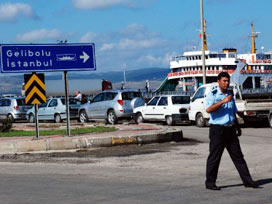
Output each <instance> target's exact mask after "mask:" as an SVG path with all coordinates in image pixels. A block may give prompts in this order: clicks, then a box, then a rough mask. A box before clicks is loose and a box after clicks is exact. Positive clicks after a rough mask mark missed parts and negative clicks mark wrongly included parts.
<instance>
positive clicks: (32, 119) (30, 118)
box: [28, 113, 35, 123]
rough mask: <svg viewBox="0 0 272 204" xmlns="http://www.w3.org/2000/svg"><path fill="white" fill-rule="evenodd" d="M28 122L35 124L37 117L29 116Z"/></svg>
mask: <svg viewBox="0 0 272 204" xmlns="http://www.w3.org/2000/svg"><path fill="white" fill-rule="evenodd" d="M28 122H30V123H34V122H35V117H34V115H33V114H32V113H30V114H29V118H28Z"/></svg>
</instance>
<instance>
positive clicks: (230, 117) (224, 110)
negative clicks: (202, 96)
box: [206, 87, 237, 125]
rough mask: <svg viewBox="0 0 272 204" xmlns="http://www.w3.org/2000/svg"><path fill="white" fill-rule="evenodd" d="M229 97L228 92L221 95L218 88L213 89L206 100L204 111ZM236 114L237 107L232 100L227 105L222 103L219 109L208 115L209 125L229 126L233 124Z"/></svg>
mask: <svg viewBox="0 0 272 204" xmlns="http://www.w3.org/2000/svg"><path fill="white" fill-rule="evenodd" d="M229 95H231V93H230V92H229V91H227V93H226V94H223V93H222V92H221V90H220V88H219V87H217V88H215V89H213V90H212V91H211V92H210V93H209V94H208V96H207V98H206V110H207V109H208V108H209V107H210V106H211V105H213V104H216V103H218V102H219V101H221V100H223V99H224V98H225V97H227V96H229ZM236 112H237V107H236V104H235V101H234V99H233V98H232V101H230V102H228V103H224V104H223V105H222V106H221V107H220V108H219V109H217V110H216V111H214V112H212V113H210V120H209V123H210V124H213V125H230V124H233V123H234V120H235V113H236Z"/></svg>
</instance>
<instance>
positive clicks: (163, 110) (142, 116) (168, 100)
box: [133, 95, 190, 125]
mask: <svg viewBox="0 0 272 204" xmlns="http://www.w3.org/2000/svg"><path fill="white" fill-rule="evenodd" d="M189 103H190V96H180V95H163V96H155V97H153V98H152V99H151V100H150V101H149V102H148V103H147V104H145V105H144V106H140V107H137V108H135V109H134V110H133V113H134V117H135V121H136V122H137V123H142V122H144V121H166V123H167V125H174V124H175V123H176V122H189V118H188V108H189Z"/></svg>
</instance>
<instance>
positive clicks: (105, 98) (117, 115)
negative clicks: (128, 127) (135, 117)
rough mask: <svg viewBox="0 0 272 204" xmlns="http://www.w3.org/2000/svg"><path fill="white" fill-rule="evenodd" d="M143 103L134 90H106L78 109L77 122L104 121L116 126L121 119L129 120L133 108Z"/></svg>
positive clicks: (139, 94)
mask: <svg viewBox="0 0 272 204" xmlns="http://www.w3.org/2000/svg"><path fill="white" fill-rule="evenodd" d="M135 98H136V99H135ZM139 101H142V104H143V103H144V100H143V99H142V97H141V93H140V92H139V91H136V90H107V91H103V92H102V93H99V94H97V95H96V96H95V97H94V98H93V99H92V100H91V101H90V102H88V103H86V104H83V105H81V107H80V108H79V121H80V122H82V123H84V122H87V121H88V120H89V119H94V120H95V119H105V120H106V121H107V122H108V123H110V124H116V123H117V121H118V120H119V119H121V118H131V117H132V114H133V108H134V107H135V105H139V104H140V103H139Z"/></svg>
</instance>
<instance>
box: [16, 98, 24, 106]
mask: <svg viewBox="0 0 272 204" xmlns="http://www.w3.org/2000/svg"><path fill="white" fill-rule="evenodd" d="M16 101H17V104H18V106H24V105H25V99H16Z"/></svg>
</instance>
